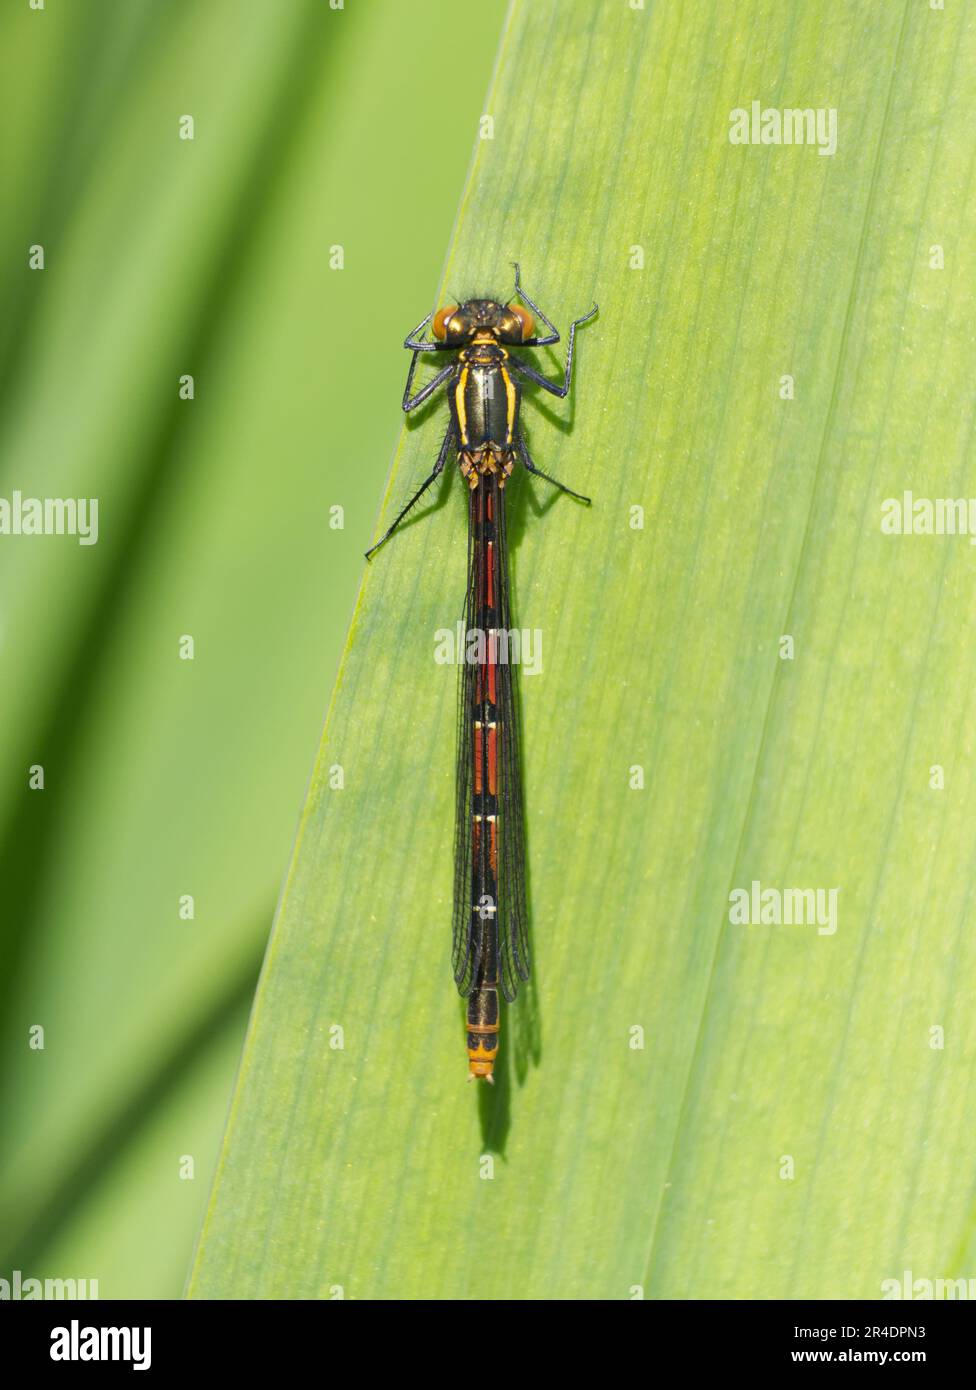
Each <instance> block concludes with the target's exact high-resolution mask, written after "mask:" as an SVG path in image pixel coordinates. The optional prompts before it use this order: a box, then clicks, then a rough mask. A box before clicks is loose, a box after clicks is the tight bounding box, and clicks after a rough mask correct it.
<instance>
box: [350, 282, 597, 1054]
mask: <svg viewBox="0 0 976 1390" xmlns="http://www.w3.org/2000/svg"><path fill="white" fill-rule="evenodd" d="M516 295H517V296H518V297H519V298H520V299H522V300H523V301H524V303H525V304H526V305H528V306H529V308H528V309H527V308H525V307H523V305H522V304H513V302H512V300H509V301H508V303H506V304H502V303H501V302H500V301H498V300H497V299H469V300H467V301H465V302H464V303H463V304H454V305H451V306H450V307H448V308H445V309H439V310H438V311H437V313H436V314H428V315H427V317H426V318H425V319H422V320H421V322H420V323H419V324H418V325H417V327H416V328H415V329H414V330H413V332H412V333H411V334H410V335H409V336H408V337H407V339H406V340H405V342H404V347H406V348H408V349H410V351H411V352H412V353H413V357H412V358H411V360H410V370H409V372H408V373H407V384H406V388H405V390H404V393H403V409H404V410H413V409H414V408H415V407H416V406H418V405H421V404H423V402H424V401H426V400H428V399H429V398H430V397H431V396H432V395H433V393H434V392H435V391H436V390H437V389H438V387H440V386H446V387H447V392H448V399H449V402H450V409H451V418H450V424H449V425H448V428H447V433H446V434H445V436H444V442H443V444H442V445H441V449H440V453H439V454H438V456H437V461H436V463H435V464H434V467H433V470H432V472H431V474H430V476H429V477H428V478H426V479H425V480H424V482H423V483H422V484H421V486H420V487H419V488H418V489H417V491H416V492H415V493H414V495H413V497H411V498H410V500H409V502H408V503H407V504H406V506H405V507H404V508H403V509H402V510H401V512H400V513H399V515H398V516H397V517H396V519H395V520H394V522H393V524H392V525H391V526H390V527H389V528H388V529H387V531H386V532H385V533H384V534H383V536H381V538H380V539H379V540H378V541H377V543H376V545H374V546H373V547H372V549H371V550H369V551H367V559H368V558H369V556H370V555H372V554H373V551H375V550H377V549H378V548H379V546H381V545H382V544H383V542H384V541H385V540H387V539H388V538H389V537H390V536H391V535H392V534H393V532H394V531H395V530H396V528H397V527H398V526H399V524H400V522H401V521H402V520H403V518H404V517H405V516H406V515H407V513H408V512H409V511H410V509H411V507H413V506H414V505H415V504H416V503H417V502H418V501H419V499H420V498H421V497H422V496H423V494H424V493H425V492H426V491H427V489H428V488H429V487H430V485H431V483H432V482H433V481H434V479H435V478H436V477H437V476H438V475H439V474H440V473H441V472H442V471H443V468H444V465H445V463H446V462H447V460H448V459H449V458H450V457H451V456H452V455H453V456H454V457H455V458H456V459H457V462H458V464H459V466H460V469H461V473H462V475H463V476H464V478H465V479H466V480H467V483H468V487H469V498H468V587H467V596H466V600H465V613H464V631H465V639H466V641H465V651H464V653H463V655H462V661H461V678H460V692H459V705H458V747H457V820H456V831H455V843H454V954H453V961H454V979H455V981H456V983H457V987H458V990H459V991H460V993H461V994H462V995H466V996H467V999H468V1005H467V1024H466V1027H467V1048H468V1069H469V1079H470V1078H473V1077H476V1076H477V1077H484V1078H485V1080H487V1081H491V1080H492V1079H493V1077H492V1072H493V1070H494V1065H495V1058H496V1056H497V1054H498V1030H499V1007H498V991H499V988H500V989H501V992H502V994H503V995H504V996H505V998H506V999H507V1000H509V1001H511V1000H513V999H514V998H515V995H516V993H517V992H518V987H519V984H520V982H521V981H522V980H527V979H528V977H529V946H528V919H527V911H526V897H525V836H524V829H523V807H522V777H521V764H520V759H519V730H518V683H517V676H516V667H515V663H514V661H513V659H512V658H513V644H512V643H511V642H510V641H509V637H510V634H512V633H513V631H514V628H513V623H512V614H511V606H510V602H509V583H508V544H507V538H506V532H505V495H504V488H505V483H506V481H507V480H508V478H509V477H510V476H511V474H512V470H513V469H514V467H515V464H516V463H521V464H522V466H523V467H524V468H526V469H527V470H528V472H530V473H535V474H536V475H537V476H538V477H541V478H545V479H546V481H547V482H549V483H552V484H553V485H554V486H555V487H557V488H559V489H560V491H561V492H565V493H568V494H569V495H570V496H571V497H576V498H578V499H579V500H580V501H581V502H587V503H588V502H589V498H588V497H583V496H582V495H581V494H580V493H578V492H573V490H572V488H568V487H565V486H564V485H563V484H562V483H560V482H557V481H556V479H555V478H551V477H549V475H548V474H547V473H543V472H542V470H541V469H539V468H536V466H535V464H534V462H533V461H532V456H531V455H530V453H529V451H528V448H527V447H526V443H525V436H524V434H523V432H522V427H521V423H520V420H519V409H520V405H521V399H522V392H521V387H520V380H524V381H528V382H532V383H534V384H535V385H537V386H541V387H542V388H543V389H544V390H546V391H550V392H551V393H552V394H553V395H554V396H566V395H567V394H568V393H569V384H570V379H571V376H572V370H573V343H574V339H575V336H576V329H577V328H578V327H579V325H580V324H581V323H586V322H587V320H589V319H591V318H592V317H593V315H594V314H595V313H596V305H594V306H593V308H592V309H591V310H590V312H589V313H588V314H584V316H583V317H582V318H579V319H575V320H574V321H573V323H572V325H571V326H570V330H569V345H568V348H567V352H566V370H565V373H564V375H563V379H562V380H561V381H549V380H548V378H547V377H544V376H543V375H542V374H541V373H540V372H538V371H536V370H535V368H534V367H532V366H531V365H530V364H529V363H528V362H525V361H523V360H522V359H521V358H519V357H518V356H514V355H513V354H512V353H510V352H509V348H510V347H546V346H548V345H549V344H551V343H557V342H558V341H559V333H558V332H557V330H556V328H555V327H554V326H553V324H552V323H550V321H549V320H548V319H547V318H546V316H545V314H544V313H543V312H542V310H541V309H540V308H539V306H538V305H537V304H535V303H533V301H532V300H531V299H530V298H529V296H528V295H527V294H526V293H525V292H524V290H523V289H522V286H521V281H520V277H519V268H518V266H516V267H515V295H513V296H512V299H514V298H515V296H516ZM529 309H531V310H532V312H533V313H535V315H536V316H537V317H538V319H539V320H540V322H541V323H542V324H544V326H545V328H546V330H547V333H546V335H545V336H543V337H541V338H539V337H535V336H534V323H533V319H532V314H531V313H530V312H529ZM432 319H433V324H432V331H433V334H434V339H433V341H425V340H424V338H423V337H422V336H419V335H422V334H423V331H424V329H425V328H426V327H427V325H428V324H429V323H431V320H432ZM443 351H451V352H453V353H455V354H456V355H455V356H454V358H453V359H452V361H450V362H449V363H448V364H447V366H446V367H443V368H442V369H441V370H440V371H439V372H438V373H437V374H436V375H435V376H434V377H433V378H432V379H431V380H430V381H429V382H427V384H426V385H425V386H422V387H421V388H420V390H419V391H417V392H416V394H415V395H411V394H410V391H411V387H412V386H413V377H414V372H415V371H416V368H417V360H418V358H419V356H420V354H421V353H422V352H443Z"/></svg>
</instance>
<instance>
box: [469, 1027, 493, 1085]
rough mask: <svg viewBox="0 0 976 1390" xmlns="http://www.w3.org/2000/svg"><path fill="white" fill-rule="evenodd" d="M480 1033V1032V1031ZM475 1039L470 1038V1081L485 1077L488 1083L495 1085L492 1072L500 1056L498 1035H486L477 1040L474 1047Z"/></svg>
mask: <svg viewBox="0 0 976 1390" xmlns="http://www.w3.org/2000/svg"><path fill="white" fill-rule="evenodd" d="M479 1031H480V1030H479ZM473 1041H474V1039H473V1038H471V1037H469V1038H468V1080H469V1081H473V1080H474V1078H475V1077H476V1076H477V1077H484V1079H485V1080H486V1081H490V1082H491V1084H492V1085H494V1084H495V1078H494V1076H493V1075H492V1072H493V1071H494V1069H495V1058H496V1057H497V1056H498V1034H497V1033H486V1034H485V1035H484V1036H483V1037H479V1038H478V1039H477V1046H476V1047H472V1046H471V1043H472V1042H473Z"/></svg>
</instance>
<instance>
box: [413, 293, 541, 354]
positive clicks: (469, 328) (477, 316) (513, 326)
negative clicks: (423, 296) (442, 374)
mask: <svg viewBox="0 0 976 1390" xmlns="http://www.w3.org/2000/svg"><path fill="white" fill-rule="evenodd" d="M532 330H533V322H532V315H531V314H530V313H529V312H528V310H527V309H523V308H522V306H521V304H499V303H498V301H497V299H469V300H466V301H465V303H464V304H449V305H447V307H446V308H444V309H438V311H437V313H436V314H435V315H434V321H433V323H432V324H431V331H432V332H433V334H434V337H435V338H437V339H438V341H439V342H442V343H445V344H447V345H448V346H449V347H463V346H464V345H465V343H470V342H471V341H472V340H473V339H474V338H475V337H477V336H478V335H481V334H483V335H485V336H486V337H487V338H489V339H492V338H493V339H494V340H495V342H497V343H515V344H518V343H524V342H526V341H527V339H529V338H531V337H532Z"/></svg>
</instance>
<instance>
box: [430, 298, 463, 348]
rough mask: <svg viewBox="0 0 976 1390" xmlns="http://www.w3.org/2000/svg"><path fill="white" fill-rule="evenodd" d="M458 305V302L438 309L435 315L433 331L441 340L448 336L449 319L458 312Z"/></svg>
mask: <svg viewBox="0 0 976 1390" xmlns="http://www.w3.org/2000/svg"><path fill="white" fill-rule="evenodd" d="M457 307H458V306H457V305H456V304H449V305H448V306H447V308H446V309H438V311H437V313H436V314H435V315H434V322H433V324H432V325H431V332H432V333H433V335H434V337H435V338H438V339H439V340H440V341H441V342H443V341H444V339H445V338H446V337H447V324H448V320H449V319H450V318H451V316H452V315H453V314H456V313H457Z"/></svg>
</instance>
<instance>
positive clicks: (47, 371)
mask: <svg viewBox="0 0 976 1390" xmlns="http://www.w3.org/2000/svg"><path fill="white" fill-rule="evenodd" d="M503 18H504V6H503V5H502V4H501V3H492V4H488V5H481V6H459V5H456V4H452V3H450V0H410V3H409V4H406V3H403V0H368V3H364V0H347V3H346V5H345V7H344V8H343V9H333V8H331V7H330V5H329V3H327V0H209V2H208V3H207V4H206V5H199V4H194V3H192V2H191V0H167V2H166V3H162V0H85V2H84V3H83V2H82V0H71V3H68V0H46V4H45V6H44V8H43V9H42V10H31V9H30V8H29V7H28V3H27V0H23V3H19V4H16V5H15V4H8V5H6V6H4V9H3V13H2V16H0V91H2V92H3V99H4V105H5V125H6V131H5V138H4V141H3V143H2V146H0V186H2V188H3V190H4V199H3V205H2V211H0V277H2V295H3V303H4V309H5V312H4V314H3V316H2V319H0V355H2V362H3V366H2V371H0V398H2V403H0V495H2V496H4V497H8V498H9V497H10V496H11V494H12V493H13V491H14V490H16V489H20V490H21V491H22V492H23V493H24V494H25V495H31V496H42V497H43V496H53V497H97V498H98V499H99V504H100V516H99V530H100V534H99V540H98V544H97V545H95V546H80V545H78V544H77V542H76V540H75V539H74V538H72V537H69V536H61V537H36V538H35V537H13V536H5V537H2V538H0V711H2V719H0V842H2V848H0V857H2V864H0V872H2V884H3V887H2V892H0V905H2V950H3V961H2V971H0V978H2V982H3V983H2V991H3V998H2V1010H0V1027H2V1041H3V1046H2V1051H0V1063H2V1065H0V1088H2V1106H3V1115H4V1124H3V1127H2V1133H0V1244H2V1257H0V1274H3V1276H4V1277H9V1271H11V1270H13V1269H20V1270H22V1271H23V1272H24V1274H25V1276H26V1275H30V1276H34V1277H61V1278H70V1277H76V1278H97V1279H98V1280H99V1292H100V1295H101V1296H102V1297H158V1296H162V1297H168V1296H172V1297H176V1296H178V1295H179V1294H180V1292H181V1289H182V1287H183V1282H184V1278H185V1275H186V1270H187V1264H188V1261H189V1257H190V1253H191V1250H192V1245H193V1241H194V1238H195V1235H196V1232H197V1229H198V1226H199V1221H200V1217H201V1214H202V1210H203V1206H204V1203H205V1200H206V1197H207V1192H208V1187H209V1183H210V1179H211V1174H212V1170H213V1164H214V1159H215V1155H216V1150H217V1145H218V1142H219V1139H220V1135H221V1131H222V1128H223V1123H224V1119H225V1114H226V1107H227V1103H228V1098H229V1096H230V1093H231V1088H232V1084H233V1079H234V1072H235V1067H236V1064H237V1058H238V1055H239V1050H240V1044H241V1039H242V1036H243V1030H244V1026H245V1023H246V1018H247V1010H248V1005H249V1000H250V996H251V992H252V990H253V986H254V981H255V978H256V974H257V970H258V967H259V964H260V960H261V954H262V950H263V947H264V943H265V940H266V937H267V932H268V929H269V926H270V922H271V916H272V912H273V908H274V903H275V899H276V895H277V892H278V888H279V883H280V879H281V875H282V872H283V870H284V867H285V864H286V862H287V857H288V854H289V849H290V846H291V841H292V837H293V831H294V827H295V824H296V821H297V816H298V812H299V809H300V807H301V803H302V798H303V794H304V789H305V785H306V781H307V777H308V773H309V769H310V766H311V762H312V757H313V755H314V753H315V750H316V747H317V744H318V738H319V732H320V726H321V720H322V716H323V714H324V711H325V707H326V703H327V700H328V698H329V694H330V690H331V685H332V681H333V678H334V674H335V668H336V663H337V660H338V656H339V652H340V648H341V644H342V640H343V637H344V635H345V630H346V626H347V623H348V619H349V616H350V613H351V611H352V606H353V602H354V598H355V593H356V588H357V584H358V582H359V577H360V575H361V573H362V565H363V560H362V553H363V550H364V548H365V545H366V543H367V542H368V541H369V539H370V537H371V535H372V531H373V527H374V524H375V520H376V516H377V513H378V508H379V503H380V498H381V495H382V492H383V487H384V479H385V477H386V473H387V470H388V466H389V460H390V455H391V449H392V447H393V444H394V442H395V439H396V435H397V430H398V427H399V418H398V416H399V411H398V402H399V396H400V391H401V389H402V382H403V377H404V374H405V368H406V354H404V353H403V352H402V350H401V349H400V347H399V344H400V341H401V340H402V337H403V335H404V333H405V331H406V329H408V328H409V327H411V326H412V325H413V324H414V323H415V322H416V320H417V319H418V318H419V317H420V316H421V314H422V313H423V312H425V310H426V309H427V308H428V307H429V305H430V302H431V299H432V296H433V294H434V291H435V288H436V284H437V277H438V274H439V271H440V268H441V265H442V261H443V256H444V252H445V249H446V246H447V244H448V240H449V235H450V229H451V225H452V222H453V218H454V215H455V210H456V206H457V201H458V197H459V194H460V191H461V188H462V186H463V181H464V175H465V171H466V168H467V165H468V162H469V159H470V156H471V151H472V146H473V142H474V139H475V138H476V134H477V121H478V117H479V115H480V114H481V104H482V101H483V99H484V94H485V91H486V89H487V86H488V81H489V77H490V73H491V67H492V63H493V60H494V54H495V49H496V46H497V40H498V35H499V32H500V30H501V25H502V22H503ZM459 72H463V81H458V80H452V79H454V78H455V77H456V76H457V74H458V73H459ZM187 115H189V116H192V117H193V121H194V138H193V139H192V140H184V139H181V138H179V131H180V120H181V118H182V117H184V116H187ZM36 245H40V246H43V248H44V256H45V266H44V269H43V270H31V269H29V267H28V254H29V248H30V247H31V246H36ZM337 246H341V247H342V248H343V252H344V268H343V269H342V270H338V269H333V268H331V266H330V258H333V252H332V248H334V247H337ZM184 374H190V375H192V377H193V380H194V398H193V399H192V400H184V399H180V394H179V383H180V378H181V377H182V376H183V375H184ZM333 508H341V509H342V519H343V524H342V527H341V529H340V528H336V527H334V526H333V525H332V524H330V519H331V518H332V517H333V516H334V515H336V514H335V513H333V512H332V510H331V509H333ZM184 635H189V636H192V638H193V640H194V657H193V660H191V661H188V660H182V659H181V657H180V640H181V638H182V637H183V636H184ZM35 764H40V765H42V766H43V768H44V777H45V786H44V789H43V791H39V790H31V789H29V787H28V769H29V768H30V767H31V766H32V765H35ZM183 895H192V897H193V900H194V915H193V918H192V920H186V919H184V918H181V915H180V900H181V897H182V896H183ZM35 1025H41V1026H42V1027H43V1028H44V1030H45V1046H44V1049H43V1050H32V1049H31V1048H30V1047H29V1045H28V1039H29V1030H30V1029H31V1028H32V1027H33V1026H35ZM186 1156H189V1157H190V1158H192V1160H193V1172H194V1177H193V1178H192V1179H188V1178H186V1177H185V1176H181V1172H182V1173H184V1174H185V1173H186V1171H187V1166H186V1164H185V1157H186Z"/></svg>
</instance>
